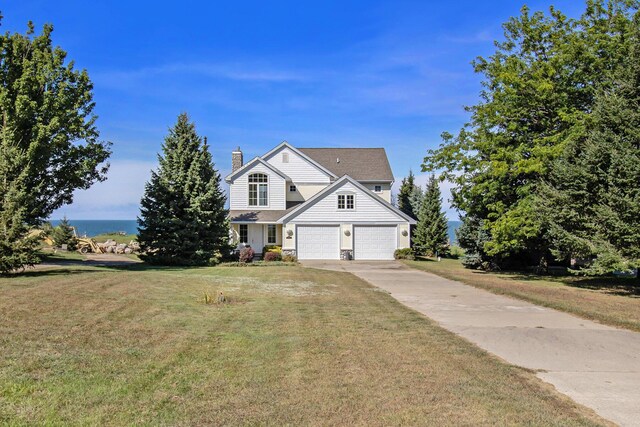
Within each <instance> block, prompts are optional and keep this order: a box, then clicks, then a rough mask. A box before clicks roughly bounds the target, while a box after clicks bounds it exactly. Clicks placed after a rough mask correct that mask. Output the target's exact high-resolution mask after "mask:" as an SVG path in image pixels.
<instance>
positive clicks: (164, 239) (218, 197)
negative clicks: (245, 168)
mask: <svg viewBox="0 0 640 427" xmlns="http://www.w3.org/2000/svg"><path fill="white" fill-rule="evenodd" d="M162 151H163V155H158V160H159V167H158V170H157V171H152V173H151V180H150V181H149V182H148V183H147V184H146V187H145V194H144V196H143V198H142V201H141V209H140V211H141V212H140V217H139V218H138V225H139V227H138V231H139V234H138V241H139V242H140V247H141V250H142V252H143V254H142V255H141V258H142V259H143V260H144V261H145V262H148V263H151V264H159V265H205V264H207V263H209V262H210V261H211V260H212V259H213V258H216V257H220V256H221V255H223V254H225V253H226V251H228V250H229V243H228V240H229V224H228V219H227V213H228V211H227V210H226V209H225V208H224V204H225V195H224V193H223V192H222V190H221V188H220V174H219V173H218V171H217V170H216V169H215V166H214V164H213V161H212V158H211V154H210V153H209V147H208V145H207V143H206V140H205V141H204V142H203V140H202V138H201V137H200V136H198V134H197V133H196V129H195V125H194V124H193V123H192V122H190V121H189V118H188V116H187V115H186V114H184V113H183V114H180V116H178V121H177V123H176V125H175V126H174V127H173V128H172V129H170V130H169V135H168V136H167V137H166V138H165V142H164V144H163V146H162Z"/></svg>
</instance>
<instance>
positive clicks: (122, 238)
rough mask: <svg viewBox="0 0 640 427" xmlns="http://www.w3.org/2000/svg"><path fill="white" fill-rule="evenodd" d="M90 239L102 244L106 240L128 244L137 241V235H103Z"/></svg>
mask: <svg viewBox="0 0 640 427" xmlns="http://www.w3.org/2000/svg"><path fill="white" fill-rule="evenodd" d="M92 239H93V240H95V241H96V242H98V243H104V242H106V241H107V240H109V239H111V240H114V241H115V242H116V243H118V244H120V243H126V244H129V242H131V241H132V240H137V239H138V235H137V234H125V235H124V236H123V235H121V234H118V233H103V234H98V235H97V236H93V237H92Z"/></svg>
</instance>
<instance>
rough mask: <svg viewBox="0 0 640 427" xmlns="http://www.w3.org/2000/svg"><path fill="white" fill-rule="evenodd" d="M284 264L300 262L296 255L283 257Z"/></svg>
mask: <svg viewBox="0 0 640 427" xmlns="http://www.w3.org/2000/svg"><path fill="white" fill-rule="evenodd" d="M282 262H298V258H296V256H295V255H282Z"/></svg>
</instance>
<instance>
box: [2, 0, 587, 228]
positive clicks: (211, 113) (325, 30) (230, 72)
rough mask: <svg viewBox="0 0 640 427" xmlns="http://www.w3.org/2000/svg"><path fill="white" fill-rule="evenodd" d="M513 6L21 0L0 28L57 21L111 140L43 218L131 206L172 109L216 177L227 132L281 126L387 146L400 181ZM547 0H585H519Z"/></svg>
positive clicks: (281, 130) (452, 121)
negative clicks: (71, 192)
mask: <svg viewBox="0 0 640 427" xmlns="http://www.w3.org/2000/svg"><path fill="white" fill-rule="evenodd" d="M523 4H524V2H520V1H491V2H479V1H467V0H464V1H455V2H431V1H422V2H407V1H322V2H315V3H312V2H300V1H286V2H284V1H273V2H264V1H260V2H257V1H245V2H216V1H211V2H190V1H185V2H181V3H178V2H162V1H156V2H136V1H128V2H123V1H109V2H99V1H97V2H86V1H63V2H54V1H28V0H22V1H20V2H17V1H16V2H10V3H9V4H6V3H5V4H3V5H2V6H1V10H2V14H3V15H4V20H3V22H2V26H3V29H4V31H21V32H23V31H24V29H25V28H26V22H27V21H28V20H32V21H34V23H35V24H36V28H41V26H42V24H44V23H52V24H53V25H54V33H53V38H54V43H55V44H57V45H60V46H61V47H62V48H63V49H65V50H66V51H67V52H68V57H69V58H70V59H73V60H74V61H75V63H76V66H77V67H78V68H86V69H87V70H88V72H89V75H90V76H91V78H92V80H93V82H94V84H95V101H96V103H97V106H96V113H97V114H98V116H99V119H98V127H99V129H100V131H101V137H102V138H103V139H105V140H109V141H112V142H113V151H114V152H113V156H112V159H111V164H112V168H111V172H110V174H109V179H108V181H107V182H105V183H101V184H97V185H95V186H94V187H92V188H91V189H90V190H87V191H81V192H77V193H76V195H75V201H74V203H73V204H72V205H70V206H64V207H63V208H61V209H59V210H58V211H57V212H56V213H54V215H53V218H58V217H61V216H62V215H63V214H66V215H67V216H68V217H69V218H72V219H134V218H135V217H136V215H137V214H138V202H139V200H140V197H141V195H142V192H143V188H144V183H145V181H146V180H147V178H148V176H149V171H150V169H151V168H153V167H154V166H155V164H156V153H157V152H158V151H159V150H160V146H161V144H162V141H163V137H164V135H165V134H166V133H167V128H168V127H170V126H171V125H173V123H174V122H175V120H176V117H177V115H178V114H179V113H180V112H182V111H186V112H188V113H189V115H190V117H191V119H192V120H194V121H195V122H196V125H197V128H198V132H199V133H200V134H201V135H203V136H205V135H206V136H207V137H208V139H209V144H210V146H211V149H212V153H213V157H214V161H215V162H216V166H217V168H218V169H219V170H220V172H221V174H222V175H223V176H224V175H226V174H227V173H228V171H229V169H230V163H231V150H232V149H233V148H235V147H236V146H240V147H241V148H242V150H243V151H244V153H245V158H247V159H248V158H252V157H254V156H256V155H261V154H263V153H264V152H266V151H268V150H269V149H270V148H272V147H274V146H275V145H277V144H278V143H279V142H281V141H282V140H287V141H289V142H290V143H291V144H293V145H294V146H299V147H385V148H386V150H387V154H388V156H389V160H390V162H391V167H392V169H393V172H394V175H395V176H396V181H397V183H399V181H400V180H401V179H402V177H403V176H405V175H406V174H407V173H408V171H409V169H413V171H414V172H417V173H419V170H420V163H421V160H422V158H423V157H424V155H425V153H426V150H427V149H428V148H433V147H436V146H437V145H438V144H439V143H440V137H439V135H440V134H441V132H443V131H451V132H453V131H456V130H457V129H459V128H460V127H461V126H462V125H463V124H464V122H465V121H466V120H467V119H468V117H467V115H466V113H465V112H464V110H463V106H464V105H469V104H474V103H475V102H477V99H478V93H479V91H480V80H479V76H477V75H475V74H474V73H473V70H472V68H471V65H470V62H471V61H472V60H473V58H475V57H476V56H480V55H489V54H491V53H492V52H493V40H495V39H499V38H501V35H502V31H501V24H502V23H503V22H504V21H505V20H507V19H508V18H509V16H512V15H517V14H518V13H519V9H520V7H521V6H522V5H523ZM551 4H554V5H555V6H556V7H558V8H559V9H560V10H562V11H563V12H565V13H566V14H569V15H572V16H573V15H577V14H578V13H580V10H581V9H582V7H583V6H582V2H576V1H555V2H550V1H533V2H527V5H528V6H529V7H530V8H532V9H534V10H539V9H544V10H546V9H548V7H549V5H551ZM419 175H420V174H419ZM425 181H426V176H424V175H420V176H419V182H420V183H424V182H425ZM443 195H444V197H445V199H447V198H448V185H447V184H446V183H445V184H444V185H443ZM445 205H446V206H445V207H448V203H447V201H446V200H445ZM448 215H449V217H450V218H455V217H456V214H455V212H454V211H452V210H451V209H449V210H448Z"/></svg>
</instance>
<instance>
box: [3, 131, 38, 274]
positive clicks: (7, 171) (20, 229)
mask: <svg viewBox="0 0 640 427" xmlns="http://www.w3.org/2000/svg"><path fill="white" fill-rule="evenodd" d="M7 131H8V130H7V129H3V130H2V132H3V133H5V132H7ZM3 140H4V139H3ZM25 164H26V155H25V154H24V153H23V152H22V150H20V149H18V148H16V147H15V146H13V145H10V144H6V143H2V144H0V274H7V273H10V272H12V271H15V270H20V269H23V268H24V267H26V266H32V265H33V264H36V263H37V262H39V258H38V256H37V248H38V239H37V237H36V236H29V234H28V233H29V227H28V225H27V217H28V215H27V207H26V206H27V200H28V199H29V197H30V192H29V191H28V187H27V184H26V182H27V169H26V168H25Z"/></svg>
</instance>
